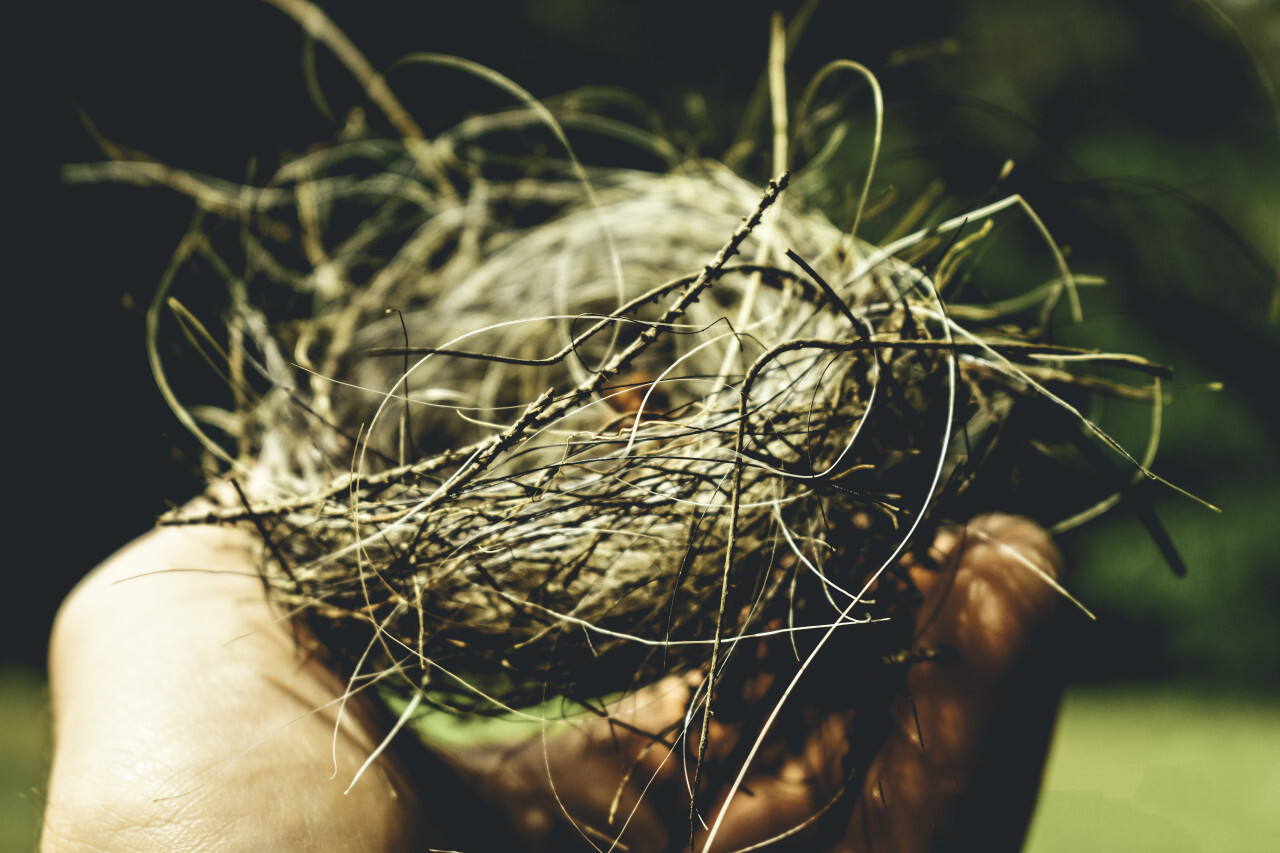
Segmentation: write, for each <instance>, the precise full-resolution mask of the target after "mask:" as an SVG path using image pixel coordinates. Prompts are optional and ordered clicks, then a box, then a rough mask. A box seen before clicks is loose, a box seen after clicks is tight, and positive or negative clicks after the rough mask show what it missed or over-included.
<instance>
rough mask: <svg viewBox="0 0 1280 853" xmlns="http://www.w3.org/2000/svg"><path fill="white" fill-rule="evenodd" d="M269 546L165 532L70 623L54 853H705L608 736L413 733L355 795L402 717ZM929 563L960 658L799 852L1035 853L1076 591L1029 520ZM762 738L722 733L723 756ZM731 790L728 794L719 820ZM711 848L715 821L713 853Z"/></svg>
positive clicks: (716, 745)
mask: <svg viewBox="0 0 1280 853" xmlns="http://www.w3.org/2000/svg"><path fill="white" fill-rule="evenodd" d="M261 549H262V544H261V542H260V541H259V540H257V539H256V538H255V536H254V535H253V534H252V532H250V531H246V530H241V529H223V528H211V527H192V528H167V529H159V530H156V531H153V532H151V533H148V534H147V535H145V536H143V537H141V538H139V539H138V540H135V541H134V542H133V543H131V544H130V545H129V546H127V547H126V548H125V549H123V550H122V551H120V552H118V553H117V554H116V555H115V556H113V557H112V558H110V559H109V560H108V561H107V562H106V563H104V564H103V565H102V566H100V567H98V569H96V570H95V571H94V572H93V573H92V574H91V575H90V576H89V577H88V578H86V579H85V581H84V582H82V584H81V585H80V586H79V587H78V588H77V589H76V590H75V591H74V592H73V593H72V595H71V596H70V597H69V598H68V600H67V601H66V603H65V604H64V605H63V608H62V611H61V612H60V614H59V618H58V622H57V625H56V626H55V629H54V634H53V638H52V642H51V652H50V684H51V690H52V696H53V710H54V723H55V737H56V744H55V754H54V766H53V772H52V777H51V780H50V784H49V798H48V808H47V813H46V817H45V826H44V835H43V843H42V849H43V850H44V851H46V853H53V851H77V852H78V851H116V850H119V851H136V853H149V851H162V850H163V851H174V850H201V851H228V853H229V851H251V850H252V851H261V850H304V849H305V850H314V851H327V850H333V851H353V850H360V851H375V853H378V852H380V851H387V853H390V851H424V850H429V849H441V850H459V851H467V853H480V851H483V850H510V849H518V848H519V846H520V845H521V844H523V845H524V846H526V847H528V848H530V849H533V850H547V849H551V850H561V849H566V845H568V844H574V843H580V844H581V846H582V848H583V849H590V848H589V847H588V846H587V845H586V842H585V841H581V842H578V841H575V839H580V838H581V837H582V835H581V834H580V833H579V829H582V830H583V832H585V833H586V834H587V835H589V836H591V837H592V838H594V839H595V840H596V843H597V844H600V838H601V837H602V835H616V834H617V833H618V832H620V831H622V823H623V821H624V820H626V818H627V816H628V815H630V822H629V823H628V825H627V826H626V829H625V831H623V832H622V842H623V843H624V844H625V845H627V847H626V849H630V850H636V851H663V850H678V849H681V848H682V847H683V848H684V849H688V848H689V824H688V811H687V809H688V798H687V794H685V793H684V792H685V780H684V778H683V775H682V774H683V771H682V769H681V762H680V761H677V760H667V761H665V762H664V761H663V758H664V757H665V756H666V755H667V753H668V751H669V750H668V749H667V748H665V746H664V744H663V743H657V744H656V745H655V744H654V741H653V740H652V739H650V738H645V737H641V736H639V735H634V734H628V733H627V732H626V731H625V730H620V729H618V728H617V727H610V726H608V725H607V724H605V723H603V722H594V723H590V724H584V725H580V726H577V727H576V728H573V729H571V730H570V731H568V732H562V733H557V734H554V735H552V736H549V737H548V738H546V739H544V738H541V737H534V738H531V739H528V740H525V741H521V742H518V743H512V744H508V745H502V746H493V747H486V748H477V749H473V750H468V751H458V752H453V753H450V754H447V755H433V754H429V753H427V752H426V751H425V750H422V749H420V748H419V747H418V746H417V745H416V744H415V743H413V742H411V740H410V739H409V738H408V737H407V736H405V735H401V736H400V737H399V738H397V739H396V740H395V741H394V742H393V743H392V745H391V747H390V748H388V749H387V750H386V751H385V752H383V753H382V755H381V756H380V757H379V758H378V759H377V760H376V761H375V762H374V763H373V764H372V765H371V767H370V768H369V770H367V771H366V772H365V773H364V775H363V776H362V777H361V778H360V780H359V782H358V783H357V784H355V785H354V786H352V787H351V788H350V791H349V792H346V793H344V791H346V789H347V788H348V786H349V785H350V782H351V780H352V778H353V777H354V775H355V773H356V771H357V769H358V768H359V767H360V766H361V764H363V763H364V762H365V760H366V758H367V757H368V756H369V755H370V753H371V751H372V750H374V749H375V748H376V747H377V746H378V745H379V744H380V743H381V742H382V741H383V740H384V738H385V736H386V734H387V731H388V730H389V726H390V724H391V723H392V722H394V721H393V720H391V719H389V718H388V717H387V715H386V714H385V712H383V711H381V709H380V708H379V707H378V706H376V705H375V704H374V703H372V702H371V701H370V700H369V698H368V697H366V696H364V695H363V694H355V695H352V696H350V697H349V698H348V699H347V700H346V702H345V704H341V705H340V704H339V702H336V701H335V700H337V699H339V698H340V697H341V696H342V695H343V694H344V692H345V688H346V682H345V681H344V680H343V679H342V678H340V677H339V676H338V675H337V674H336V673H334V672H332V671H331V670H329V669H328V668H327V667H326V666H325V664H324V663H323V660H322V658H323V656H322V655H320V654H316V653H315V652H316V649H315V648H314V644H313V643H310V642H308V640H307V638H306V637H305V636H302V635H299V634H298V633H297V632H296V631H295V630H293V629H292V628H291V627H290V625H289V623H288V621H287V620H285V619H283V618H282V617H281V615H280V614H278V613H276V612H275V611H273V610H272V609H271V607H270V606H269V605H268V604H267V602H266V600H265V597H264V593H263V587H262V584H261V582H260V580H259V579H258V577H257V573H256V566H257V563H258V561H259V559H260V554H261ZM932 556H933V559H934V562H935V563H936V566H934V567H932V568H925V567H923V566H922V565H919V564H918V561H917V563H916V564H913V565H912V567H911V568H910V574H911V578H912V581H913V582H914V583H915V585H916V586H917V587H918V588H919V590H920V592H921V594H922V596H923V603H922V605H921V607H920V611H919V613H918V614H917V615H916V632H915V633H916V637H915V645H916V646H917V647H949V648H953V649H955V650H956V653H957V654H956V660H955V661H953V662H950V663H945V664H944V663H922V664H915V665H912V666H910V667H908V668H907V670H906V671H905V674H904V676H903V685H902V689H901V690H900V691H899V694H898V696H897V697H896V698H895V699H894V700H893V705H892V707H891V709H890V720H891V726H890V730H889V733H888V735H887V737H886V738H885V741H884V743H883V745H882V746H881V748H880V749H879V751H878V753H876V754H875V756H874V758H873V759H872V761H871V764H870V766H869V767H868V768H867V771H866V773H865V776H864V777H862V781H861V787H860V790H858V791H856V792H848V793H846V796H845V797H844V798H843V799H842V800H841V801H840V806H839V817H838V820H839V821H840V824H839V826H837V827H836V830H837V831H836V832H835V833H834V834H832V833H831V831H830V826H831V823H830V820H831V818H830V816H827V817H826V818H824V821H825V823H824V826H825V827H826V829H824V831H823V833H822V834H821V835H819V833H818V828H817V827H818V823H817V822H811V823H809V824H808V825H806V826H804V828H802V829H801V830H800V831H799V832H797V833H796V834H795V835H794V836H792V837H791V839H790V840H789V842H787V843H788V844H790V845H791V848H790V849H804V850H811V849H819V848H815V847H813V846H811V845H813V844H815V843H817V842H818V839H819V838H821V843H822V844H823V845H825V846H824V847H822V848H820V849H827V850H832V851H864V850H866V851H870V850H892V851H916V850H919V851H924V850H935V849H948V848H954V849H970V848H971V847H973V845H975V844H976V845H980V847H981V849H984V850H1010V849H1014V850H1016V849H1017V848H1018V846H1019V845H1020V844H1021V840H1022V836H1023V834H1024V832H1025V829H1026V824H1027V821H1028V819H1029V815H1030V810H1031V808H1032V806H1033V805H1034V799H1035V791H1036V787H1037V784H1038V780H1039V774H1040V769H1041V765H1042V763H1043V758H1044V753H1045V749H1046V746H1047V742H1048V736H1049V733H1050V731H1051V728H1052V723H1053V717H1054V713H1055V710H1056V705H1057V698H1058V694H1059V690H1060V684H1059V683H1058V679H1057V677H1056V672H1057V670H1056V668H1055V667H1054V666H1053V665H1052V661H1051V660H1049V659H1048V658H1047V654H1048V653H1047V652H1046V648H1047V647H1048V646H1049V645H1050V643H1048V642H1047V641H1048V640H1049V639H1051V638H1050V637H1049V634H1050V633H1051V626H1052V622H1051V620H1050V615H1051V612H1052V610H1053V609H1054V606H1055V603H1056V593H1055V592H1054V591H1053V590H1052V589H1051V588H1050V587H1049V585H1048V584H1046V583H1045V581H1044V580H1043V579H1042V578H1040V577H1039V576H1038V575H1037V574H1036V573H1035V572H1033V571H1031V570H1029V569H1028V568H1027V567H1026V566H1025V565H1024V564H1023V562H1022V560H1027V561H1031V562H1032V563H1033V564H1034V565H1036V566H1038V567H1039V568H1040V569H1042V570H1043V571H1045V572H1048V573H1050V574H1056V573H1057V572H1058V563H1059V558H1058V556H1057V552H1056V550H1055V549H1054V548H1053V545H1052V544H1051V543H1050V542H1049V540H1048V538H1047V536H1046V535H1045V534H1044V533H1043V532H1042V531H1040V530H1039V529H1038V528H1037V527H1035V526H1034V525H1032V524H1031V523H1030V522H1027V521H1025V520H1022V519H1017V518H1014V517H1011V516H986V517H983V518H981V519H978V520H976V521H974V522H972V523H971V524H970V525H969V527H968V530H967V531H962V530H944V531H943V532H942V533H941V534H940V535H939V537H938V540H937V541H936V542H935V544H934V549H933V552H932ZM937 566H940V567H941V568H938V567H937ZM688 696H689V689H688V686H687V680H686V681H681V680H679V679H668V680H667V681H664V682H660V683H659V684H658V685H655V686H653V687H652V688H650V689H648V690H646V691H643V692H642V693H641V694H639V695H637V696H636V697H634V698H633V699H632V700H630V701H629V702H627V703H624V705H623V706H620V707H619V708H617V709H615V711H616V713H617V714H619V715H620V716H621V717H622V718H623V719H625V720H627V721H628V722H629V723H632V724H634V725H635V726H637V727H639V728H641V729H644V730H646V731H660V730H662V729H664V728H666V727H667V726H668V725H669V724H670V723H672V722H674V721H675V720H678V719H680V718H682V717H683V715H684V711H685V703H686V701H687V699H688ZM339 707H341V708H342V711H341V713H340V714H339V710H338V709H339ZM844 722H845V718H844V717H842V716H841V714H840V713H838V712H826V716H825V717H822V718H813V719H810V721H809V728H808V730H807V732H806V733H804V734H803V735H802V736H800V737H798V738H797V737H794V736H793V737H791V738H789V739H784V738H783V737H781V734H782V733H778V736H775V737H772V738H770V739H769V740H768V742H767V743H766V745H765V748H764V749H762V750H761V752H760V754H759V756H758V758H757V759H756V762H755V763H754V764H753V765H752V770H751V771H750V773H749V774H748V777H747V779H746V780H745V784H744V786H743V788H744V789H745V791H746V792H747V793H739V794H738V795H737V796H735V797H733V798H732V799H730V800H729V802H728V806H727V808H728V811H727V812H726V814H725V815H724V819H723V820H722V821H721V825H720V828H719V830H718V833H717V834H716V836H715V838H714V842H713V845H712V849H714V850H724V851H728V850H737V849H741V848H744V847H748V846H750V845H752V844H756V843H759V842H761V841H764V840H765V839H768V838H772V837H774V836H776V835H778V834H780V833H785V832H787V831H788V830H791V829H792V828H794V827H796V826H799V825H802V824H805V822H806V819H808V818H810V817H811V816H812V815H813V814H814V813H815V812H816V811H817V810H819V809H821V808H823V806H824V805H826V804H827V803H828V802H829V801H830V799H831V795H832V791H833V790H834V789H835V786H836V785H837V784H838V781H839V780H838V779H837V778H836V777H837V776H838V775H839V774H838V773H836V772H835V766H834V765H835V764H836V763H837V762H838V759H839V755H840V745H841V738H842V737H843V735H842V732H843V730H844V729H843V725H844ZM754 734H755V732H754V731H742V730H741V727H737V728H735V727H732V726H713V728H712V730H711V735H712V737H711V747H710V748H711V750H712V751H713V752H717V751H718V752H720V753H726V752H728V751H729V749H731V747H732V746H733V745H734V744H735V743H736V742H737V740H738V739H740V738H743V737H754ZM790 734H792V735H795V734H796V733H794V732H792V733H790ZM667 740H668V741H670V738H668V739H667ZM797 743H799V744H801V745H800V746H798V747H797V746H796V744H797ZM788 744H790V746H789V745H788ZM681 748H683V747H681ZM335 757H336V772H335ZM632 765H635V769H634V770H633V771H632V772H631V773H630V775H629V776H627V777H626V781H625V782H624V781H623V780H624V774H626V773H627V771H628V769H629V768H631V767H632ZM651 778H652V779H653V780H654V781H653V784H652V786H651V787H650V788H649V790H648V791H647V792H645V793H644V795H643V796H641V789H642V788H643V786H644V785H645V783H647V782H648V781H649V780H650V779H651ZM728 781H729V780H723V781H717V782H716V783H715V784H716V785H717V786H719V787H717V790H718V791H719V792H720V793H719V797H718V799H717V797H716V796H714V795H713V796H712V797H711V800H710V801H711V802H712V806H711V810H710V812H709V813H708V814H707V819H708V823H711V822H712V820H713V819H714V818H715V817H716V815H717V814H718V812H719V811H720V810H721V809H722V808H724V801H725V794H726V793H727V790H728ZM620 787H621V790H622V795H621V796H620V797H619V798H618V803H619V808H618V810H617V812H616V813H615V814H614V816H613V819H612V822H610V806H611V805H612V804H613V801H614V799H615V794H616V793H617V792H618V791H619V789H620ZM557 798H558V801H557ZM834 813H835V810H833V814H834ZM575 826H576V827H577V828H575ZM706 839H707V832H706V830H704V829H701V828H700V829H699V830H698V832H697V834H696V837H695V839H694V844H695V847H696V848H697V849H701V848H702V847H703V846H704V845H705V842H706ZM607 846H608V845H607V843H606V844H601V847H602V849H607ZM777 849H787V847H786V846H785V845H782V846H779V847H778V848H777Z"/></svg>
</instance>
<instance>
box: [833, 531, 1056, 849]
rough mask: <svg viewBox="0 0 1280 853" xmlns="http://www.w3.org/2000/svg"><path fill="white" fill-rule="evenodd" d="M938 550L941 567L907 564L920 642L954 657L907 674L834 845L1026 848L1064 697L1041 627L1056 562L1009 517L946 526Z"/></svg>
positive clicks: (1037, 537)
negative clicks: (917, 603)
mask: <svg viewBox="0 0 1280 853" xmlns="http://www.w3.org/2000/svg"><path fill="white" fill-rule="evenodd" d="M933 556H934V557H935V559H936V561H937V564H938V566H940V567H941V568H936V569H928V568H925V567H923V566H917V567H915V568H913V569H912V570H911V574H912V578H913V580H914V581H915V583H916V585H917V587H918V588H919V589H920V591H921V593H922V595H923V597H924V601H923V603H922V605H921V609H920V613H919V617H918V620H917V635H916V644H917V647H923V648H942V647H949V648H951V649H954V650H955V653H956V654H955V659H954V660H953V661H951V662H942V661H939V662H925V663H917V664H915V665H913V666H912V667H911V669H910V670H909V671H908V672H907V674H906V677H905V691H904V692H903V693H902V694H901V695H900V696H899V697H897V698H896V699H895V700H894V703H893V706H892V709H891V714H892V728H891V731H890V735H889V737H888V739H887V740H886V742H885V744H884V746H883V748H882V749H881V750H880V752H879V753H878V754H877V756H876V757H875V759H873V761H872V763H871V766H870V767H869V769H868V772H867V775H866V779H865V784H864V787H863V792H862V796H861V798H860V799H859V800H858V802H857V804H856V805H855V809H854V814H853V816H852V819H851V821H850V824H849V830H848V833H847V834H846V837H845V838H844V840H843V841H842V842H841V846H840V847H839V848H838V849H842V850H895V851H912V850H941V849H970V848H971V847H972V845H974V844H977V843H979V842H980V843H981V846H982V849H984V850H1016V849H1018V847H1019V846H1020V845H1021V842H1022V837H1023V835H1024V834H1025V831H1026V826H1027V822H1028V820H1029V818H1030V812H1031V808H1032V806H1033V804H1034V800H1035V792H1036V788H1037V787H1038V782H1039V774H1040V770H1041V767H1042V765H1043V761H1044V754H1045V750H1046V748H1047V744H1048V738H1049V734H1050V731H1051V728H1052V723H1053V717H1054V713H1055V710H1056V707H1057V701H1058V698H1059V696H1060V692H1061V681H1060V676H1059V670H1058V668H1056V667H1054V666H1052V661H1051V660H1050V658H1049V647H1048V644H1047V642H1046V637H1045V636H1044V635H1045V633H1046V631H1045V627H1046V624H1047V622H1048V620H1049V616H1050V614H1051V613H1052V611H1053V607H1054V603H1055V600H1056V593H1055V592H1054V590H1053V589H1052V587H1051V586H1050V585H1049V584H1048V583H1046V581H1045V579H1044V578H1043V577H1041V576H1040V574H1039V573H1038V572H1040V573H1046V574H1048V575H1049V576H1051V577H1052V576H1056V574H1057V573H1058V570H1059V563H1060V559H1059V557H1058V554H1057V551H1056V550H1055V549H1054V547H1053V545H1052V543H1051V542H1050V541H1049V539H1048V537H1047V535H1046V534H1045V533H1044V532H1043V531H1042V530H1040V529H1039V528H1038V527H1036V526H1035V525H1034V524H1032V523H1031V522H1029V521H1026V520H1024V519H1018V518H1014V517H1011V516H1001V515H993V516H987V517H983V518H980V519H976V520H975V521H973V522H971V523H970V524H969V525H967V526H965V527H963V528H958V529H956V530H953V531H948V532H946V533H943V534H942V535H940V536H939V539H938V542H937V543H936V546H935V550H934V554H933ZM1028 563H1030V564H1031V565H1030V566H1029V565H1028ZM1037 570H1038V571H1037Z"/></svg>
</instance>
